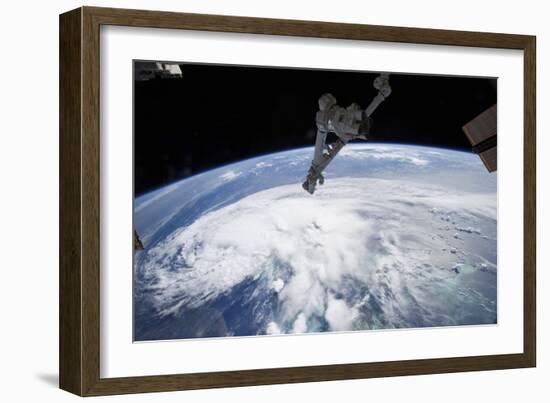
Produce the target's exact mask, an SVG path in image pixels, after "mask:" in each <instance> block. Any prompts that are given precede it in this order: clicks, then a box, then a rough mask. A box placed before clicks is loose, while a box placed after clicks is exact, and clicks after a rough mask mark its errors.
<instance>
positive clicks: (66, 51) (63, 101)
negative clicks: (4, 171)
mask: <svg viewBox="0 0 550 403" xmlns="http://www.w3.org/2000/svg"><path fill="white" fill-rule="evenodd" d="M80 20H81V10H74V11H71V12H69V13H66V14H63V15H61V16H60V19H59V21H60V27H59V66H60V68H59V228H60V232H59V335H60V337H59V386H60V387H61V388H62V389H65V390H68V391H70V392H73V393H76V394H81V393H82V389H81V377H82V357H81V352H82V348H83V346H82V340H81V335H82V328H81V323H82V306H81V284H82V281H81V280H82V267H81V266H80V258H81V238H80V236H81V233H82V228H81V224H80V216H81V209H80V196H81V194H80V192H81V182H80V180H81V176H80V156H81V153H80V146H81V137H80V132H81V116H80V112H81V110H82V104H81V98H80V96H81V87H80V83H81V75H82V70H81V69H82V64H81V56H82V48H81V46H80V45H81V41H80Z"/></svg>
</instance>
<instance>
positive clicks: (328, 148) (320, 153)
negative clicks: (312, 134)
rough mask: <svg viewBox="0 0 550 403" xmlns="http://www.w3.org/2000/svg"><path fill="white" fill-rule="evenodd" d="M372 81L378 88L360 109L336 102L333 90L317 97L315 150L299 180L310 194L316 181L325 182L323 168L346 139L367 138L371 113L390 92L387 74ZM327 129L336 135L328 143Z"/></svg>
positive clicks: (344, 143)
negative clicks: (306, 171)
mask: <svg viewBox="0 0 550 403" xmlns="http://www.w3.org/2000/svg"><path fill="white" fill-rule="evenodd" d="M373 85H374V88H376V89H377V90H378V94H377V95H376V96H375V97H374V99H373V100H372V101H371V103H370V104H369V106H368V107H367V108H366V109H365V110H361V108H360V107H359V105H357V104H356V103H353V104H351V105H350V106H348V107H347V108H343V107H341V106H339V105H338V104H337V102H336V98H335V97H334V96H333V95H332V94H324V95H323V96H321V98H319V111H318V112H317V115H316V117H315V120H316V124H317V137H316V139H315V151H314V154H313V161H312V162H311V167H310V168H309V171H308V174H307V177H306V180H305V181H304V183H303V184H302V187H303V188H304V189H305V190H306V191H307V192H309V193H311V194H313V193H314V192H315V187H316V186H317V182H319V184H320V185H322V184H323V183H324V181H325V179H324V177H323V171H324V170H325V168H326V167H327V166H328V164H330V162H331V161H332V160H333V159H334V157H336V155H337V154H338V152H339V151H340V150H341V149H342V148H343V147H344V146H345V145H346V144H347V143H348V141H350V140H355V139H363V140H366V139H367V134H368V133H369V131H370V127H371V117H370V116H371V115H372V113H373V112H374V111H375V110H376V108H378V106H379V105H380V104H381V103H382V102H383V101H384V100H385V99H386V98H387V97H388V96H389V95H390V94H391V87H390V83H389V74H380V75H379V76H378V77H376V79H375V80H374V83H373ZM329 132H332V133H335V134H336V135H337V136H338V139H337V140H336V141H335V142H334V143H331V144H327V143H326V138H327V134H328V133H329Z"/></svg>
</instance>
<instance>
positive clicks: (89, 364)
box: [59, 7, 536, 396]
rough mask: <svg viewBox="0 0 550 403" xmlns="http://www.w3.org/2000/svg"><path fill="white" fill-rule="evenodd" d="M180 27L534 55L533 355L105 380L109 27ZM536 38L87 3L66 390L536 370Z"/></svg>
mask: <svg viewBox="0 0 550 403" xmlns="http://www.w3.org/2000/svg"><path fill="white" fill-rule="evenodd" d="M102 25H119V26H131V27H149V28H171V29H182V30H201V31H215V32H223V33H251V34H269V35H286V36H302V37H316V38H335V39H352V40H359V41H362V40H369V41H380V42H400V43H414V44H434V45H450V46H453V45H457V46H474V47H481V48H500V49H519V50H523V52H524V100H523V104H524V133H523V136H524V176H523V178H524V245H523V250H524V267H523V287H524V288H523V297H524V306H523V315H524V325H523V343H524V347H523V353H521V354H503V355H489V356H468V357H456V358H440V359H439V358H438V359H420V360H406V361H391V362H374V363H359V364H356V363H354V364H342V365H322V366H307V367H291V368H276V369H254V370H239V371H229V372H211V373H192V374H173V375H157V376H139V377H127V378H101V377H100V354H99V353H100V315H99V312H100V311H99V301H100V299H99V290H100V277H99V264H100V263H99V262H100V260H99V245H100V236H101V234H100V225H99V219H100V214H99V205H100V195H99V189H100V172H99V159H100V147H99V138H100V137H99V131H100V127H99V111H100V105H99V103H100V101H99V99H100V98H99V90H100V89H99V72H100V61H99V59H100V58H99V54H100V41H99V36H100V27H101V26H102ZM535 88H536V86H535V37H534V36H526V35H510V34H497V33H483V32H460V31H447V30H436V29H419V28H401V27H390V26H373V25H355V24H339V23H328V22H313V21H294V20H276V19H264V18H249V17H229V16H218V15H201V14H184V13H171V12H159V11H141V10H139V11H138V10H122V9H109V8H95V7H81V8H78V9H76V10H73V11H69V12H67V13H65V14H62V15H61V16H60V275H59V281H60V283H59V284H60V294H59V299H60V344H59V354H60V355H59V360H60V387H61V388H62V389H64V390H66V391H69V392H72V393H74V394H77V395H80V396H94V395H111V394H121V393H141V392H160V391H173V390H186V389H200V388H218V387H233V386H248V385H262V384H278V383H295V382H316V381H328V380H342V379H358V378H371V377H373V378H374V377H387V376H401V375H417V374H434V373H449V372H460V371H481V370H496V369H507V368H525V367H534V366H535V363H536V347H535V346H536V310H535V301H536V294H535V292H536V288H535V256H536V251H535V248H536V222H535V207H536V206H535V203H536V171H535V169H536V164H535V152H536V151H535V150H536V147H535Z"/></svg>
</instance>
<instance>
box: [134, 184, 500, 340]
mask: <svg viewBox="0 0 550 403" xmlns="http://www.w3.org/2000/svg"><path fill="white" fill-rule="evenodd" d="M439 214H446V215H449V214H452V215H453V218H454V219H456V220H459V222H457V225H458V224H459V225H461V226H464V227H468V226H470V225H472V220H474V219H475V220H478V222H479V220H483V222H484V223H490V224H491V225H494V223H495V221H494V220H495V219H496V195H495V194H489V193H483V194H476V193H461V192H456V191H449V190H447V189H444V188H440V187H435V186H432V185H422V184H418V183H408V182H406V181H403V182H401V181H398V180H392V181H390V180H378V179H365V178H362V179H352V178H339V179H337V180H336V179H335V180H333V181H331V185H330V187H328V186H326V187H321V188H320V189H319V191H318V192H316V193H315V195H314V196H311V195H309V194H307V193H306V192H304V191H303V190H302V189H301V187H300V185H299V184H295V185H286V186H281V187H277V188H272V189H269V190H265V191H262V192H259V193H256V194H253V195H251V196H248V197H246V198H244V199H241V200H240V201H238V202H237V203H234V204H232V205H228V206H225V207H223V208H221V209H219V210H217V211H213V212H210V213H208V214H206V215H204V216H202V217H200V218H199V219H197V220H196V221H195V222H194V223H193V224H191V225H190V226H188V227H186V228H182V229H180V230H178V231H176V232H174V233H173V234H172V235H171V236H169V237H167V239H166V240H165V241H164V242H162V243H160V244H159V245H157V246H156V247H154V248H152V249H151V250H149V251H148V252H147V253H148V254H147V256H146V260H145V262H144V263H143V265H142V270H143V273H142V274H143V275H144V276H145V278H146V279H147V280H148V284H152V285H151V286H150V288H149V290H150V291H152V292H153V297H154V304H155V307H156V308H157V310H158V312H159V313H160V314H162V315H167V314H170V313H174V312H177V311H178V310H179V309H180V308H181V307H185V308H193V307H198V306H201V305H202V304H204V303H206V302H208V301H211V300H214V299H215V298H217V297H218V296H220V295H223V294H224V293H226V292H227V291H229V290H231V289H232V288H233V287H234V286H235V285H237V284H239V283H241V282H243V281H245V280H246V279H260V278H266V279H267V280H266V282H265V283H261V282H258V285H257V287H260V288H261V287H264V288H265V290H266V293H268V292H269V290H270V289H271V290H275V291H276V293H277V294H276V298H277V299H278V307H279V308H278V309H279V310H280V312H278V314H277V321H276V322H275V321H272V322H271V323H270V324H269V325H268V326H267V329H266V332H275V331H276V330H278V331H279V332H297V333H299V332H306V331H315V330H316V327H315V326H318V324H319V321H318V320H317V319H315V318H324V319H325V320H326V321H327V323H328V324H329V326H330V328H331V329H333V330H348V329H352V328H354V322H355V321H356V320H357V318H358V317H359V316H360V315H359V312H360V310H361V306H360V305H355V302H354V304H351V305H350V304H349V303H347V302H346V301H344V300H342V299H338V298H336V297H335V295H340V293H341V292H342V290H343V289H344V288H345V287H346V284H348V283H349V282H350V281H351V282H352V283H353V284H359V285H361V284H364V285H365V286H366V287H367V286H368V289H369V293H370V296H371V298H373V299H376V300H377V301H378V302H379V306H380V309H383V310H384V312H383V314H384V317H385V318H386V319H387V320H388V326H390V327H391V326H399V325H400V323H401V322H400V321H401V320H402V317H403V316H402V315H405V314H406V311H407V309H412V308H411V306H414V304H411V301H415V303H418V304H422V306H423V308H424V309H425V310H426V311H427V312H429V311H430V309H434V311H437V309H440V307H439V306H437V307H436V305H437V304H442V303H447V301H446V300H441V301H435V300H434V299H433V293H432V292H431V289H430V287H434V286H437V284H438V283H437V282H438V281H443V280H444V279H445V278H446V277H448V276H450V275H451V273H450V270H449V268H451V267H452V264H454V263H455V262H453V261H452V260H451V259H452V257H453V256H454V257H455V259H456V255H452V254H450V253H448V252H446V253H444V252H443V250H444V249H446V250H447V251H448V250H449V249H450V248H451V247H452V242H456V239H455V238H454V237H453V234H454V231H447V232H445V231H444V230H441V229H440V226H441V220H440V219H439V218H438V217H437V216H438V215H439ZM473 217H475V218H473ZM435 233H437V234H438V235H439V236H434V234H435ZM480 259H481V258H478V260H480ZM275 262H278V263H280V262H282V263H283V264H282V265H281V264H275ZM426 262H429V265H428V266H429V267H426V266H425V264H426ZM474 263H476V262H474ZM423 265H424V266H423ZM281 267H284V268H286V269H285V270H289V271H287V272H284V273H283V272H282V271H281V270H283V269H281ZM420 267H422V271H419V270H420V269H419V268H420ZM428 270H430V271H432V272H431V273H430V280H429V282H428V283H426V281H427V280H426V279H425V277H423V271H428ZM283 278H284V280H283ZM258 281H259V280H258ZM388 290H390V291H391V292H388ZM260 291H261V290H258V292H260ZM339 298H340V297H339ZM365 301H367V299H365ZM365 301H363V303H366V302H365ZM359 303H360V301H357V304H359ZM399 312H400V313H399ZM400 315H401V316H400ZM308 326H309V327H308Z"/></svg>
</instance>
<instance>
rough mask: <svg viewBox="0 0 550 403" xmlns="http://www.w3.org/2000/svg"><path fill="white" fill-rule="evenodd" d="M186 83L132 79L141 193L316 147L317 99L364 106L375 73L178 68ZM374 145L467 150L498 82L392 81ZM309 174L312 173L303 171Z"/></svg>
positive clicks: (492, 100) (378, 115)
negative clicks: (469, 132)
mask: <svg viewBox="0 0 550 403" xmlns="http://www.w3.org/2000/svg"><path fill="white" fill-rule="evenodd" d="M180 67H181V69H182V72H183V76H182V78H170V79H161V78H155V79H151V80H148V81H137V80H136V81H135V92H134V136H135V141H134V153H135V154H134V163H135V179H134V181H135V183H134V189H135V194H136V195H140V194H142V193H145V192H147V191H149V190H152V189H155V188H158V187H160V186H162V185H163V184H165V183H168V182H172V181H174V180H176V179H179V178H183V177H186V176H190V175H194V174H196V173H199V172H202V171H205V170H208V169H211V168H214V167H217V166H220V165H224V164H227V163H230V162H234V161H239V160H242V159H245V158H250V157H253V156H257V155H261V154H267V153H271V152H275V151H281V150H284V149H291V148H296V147H301V146H312V145H313V143H314V141H315V130H316V127H315V113H316V111H317V108H318V106H317V100H318V98H319V97H320V96H321V95H322V94H323V93H325V92H330V93H332V94H333V95H334V96H335V97H336V98H337V99H338V103H339V104H340V105H341V106H348V105H349V104H350V103H352V102H357V103H359V104H360V105H361V107H362V108H365V107H366V106H367V105H368V104H369V102H370V101H371V99H372V98H373V97H374V96H375V95H376V90H375V89H374V87H373V86H372V82H373V80H374V78H375V77H376V76H377V74H378V73H358V72H343V71H323V70H294V69H282V68H257V67H241V66H224V65H200V64H180ZM390 84H391V86H392V94H391V95H390V97H389V98H388V99H387V100H386V101H384V103H383V104H382V105H381V106H380V107H379V108H378V109H377V110H376V112H375V113H374V114H373V121H374V126H373V129H372V131H371V135H370V137H371V138H372V139H373V140H375V141H381V142H400V143H410V144H423V145H433V146H439V147H447V148H455V149H470V146H469V143H468V141H467V139H466V137H465V136H464V133H463V132H462V126H463V125H464V124H465V123H467V122H468V121H470V120H471V119H473V118H474V117H475V116H477V115H478V114H479V113H481V112H482V111H484V110H485V109H486V108H488V107H489V106H491V105H493V104H495V103H496V99H497V97H496V79H486V78H468V77H445V76H423V75H407V74H392V75H391V76H390ZM304 175H305V173H304Z"/></svg>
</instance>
